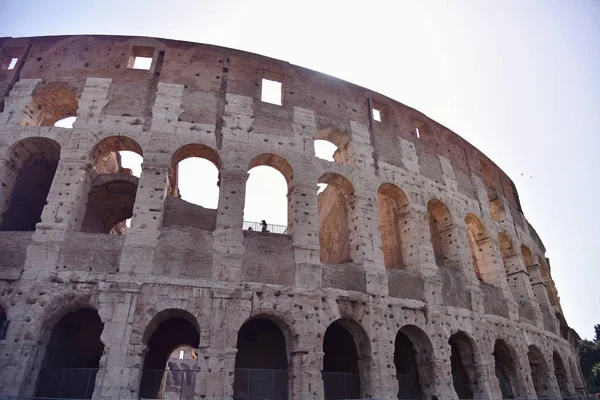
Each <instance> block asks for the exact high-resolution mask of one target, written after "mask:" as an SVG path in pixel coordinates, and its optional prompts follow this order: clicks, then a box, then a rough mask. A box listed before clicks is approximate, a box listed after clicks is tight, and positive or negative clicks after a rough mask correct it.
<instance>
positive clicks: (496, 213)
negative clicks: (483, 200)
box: [488, 194, 506, 222]
mask: <svg viewBox="0 0 600 400" xmlns="http://www.w3.org/2000/svg"><path fill="white" fill-rule="evenodd" d="M488 199H489V205H490V215H491V217H492V219H493V220H494V221H496V222H504V221H505V220H506V210H505V208H504V202H503V201H502V199H501V198H500V197H498V195H497V194H489V195H488Z"/></svg>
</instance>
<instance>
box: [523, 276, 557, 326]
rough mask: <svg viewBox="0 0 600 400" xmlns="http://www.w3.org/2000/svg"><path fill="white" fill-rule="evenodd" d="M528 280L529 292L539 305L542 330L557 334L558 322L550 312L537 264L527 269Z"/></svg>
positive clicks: (548, 301) (546, 292)
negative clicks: (529, 282) (529, 283)
mask: <svg viewBox="0 0 600 400" xmlns="http://www.w3.org/2000/svg"><path fill="white" fill-rule="evenodd" d="M527 272H528V273H529V279H530V281H531V290H532V292H533V295H534V297H535V299H536V300H537V302H538V304H539V305H540V312H541V317H542V320H543V326H542V328H543V329H546V330H548V331H550V332H554V333H556V334H558V333H559V332H558V321H557V320H556V316H555V315H554V313H553V312H552V307H551V305H550V299H549V298H548V290H547V289H546V284H545V283H544V280H543V279H542V274H541V271H540V266H539V265H538V264H534V265H531V266H529V267H527Z"/></svg>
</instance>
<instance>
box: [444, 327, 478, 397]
mask: <svg viewBox="0 0 600 400" xmlns="http://www.w3.org/2000/svg"><path fill="white" fill-rule="evenodd" d="M448 342H449V344H450V348H451V354H450V366H451V371H452V382H453V384H454V390H455V391H456V394H457V395H458V398H459V399H472V398H473V396H474V394H475V393H476V389H477V382H476V376H477V375H478V371H477V370H476V365H475V358H474V352H473V346H472V344H471V340H470V339H469V338H468V336H467V335H466V334H464V333H463V332H458V333H455V334H454V335H452V336H451V337H450V340H449V341H448Z"/></svg>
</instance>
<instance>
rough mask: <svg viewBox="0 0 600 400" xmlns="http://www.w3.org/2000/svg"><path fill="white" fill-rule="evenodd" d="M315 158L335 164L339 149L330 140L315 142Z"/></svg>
mask: <svg viewBox="0 0 600 400" xmlns="http://www.w3.org/2000/svg"><path fill="white" fill-rule="evenodd" d="M314 145H315V157H317V158H320V159H322V160H325V161H331V162H334V161H335V159H334V157H333V156H334V154H335V152H336V151H338V147H337V146H336V145H335V144H333V143H331V142H330V141H328V140H315V142H314Z"/></svg>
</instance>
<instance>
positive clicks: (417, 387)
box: [394, 325, 436, 399]
mask: <svg viewBox="0 0 600 400" xmlns="http://www.w3.org/2000/svg"><path fill="white" fill-rule="evenodd" d="M394 348H395V351H394V365H395V367H396V377H397V379H398V387H399V390H398V399H421V398H423V396H424V397H426V398H430V397H431V396H433V395H435V394H436V393H434V392H433V390H435V389H434V388H435V387H436V382H435V371H434V364H433V344H432V343H431V340H430V339H429V337H428V336H427V334H426V333H425V332H424V331H423V330H422V329H421V328H419V327H418V326H416V325H405V326H403V327H402V328H400V329H399V330H398V333H397V334H396V339H395V342H394ZM431 380H434V381H433V382H432V381H431Z"/></svg>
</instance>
